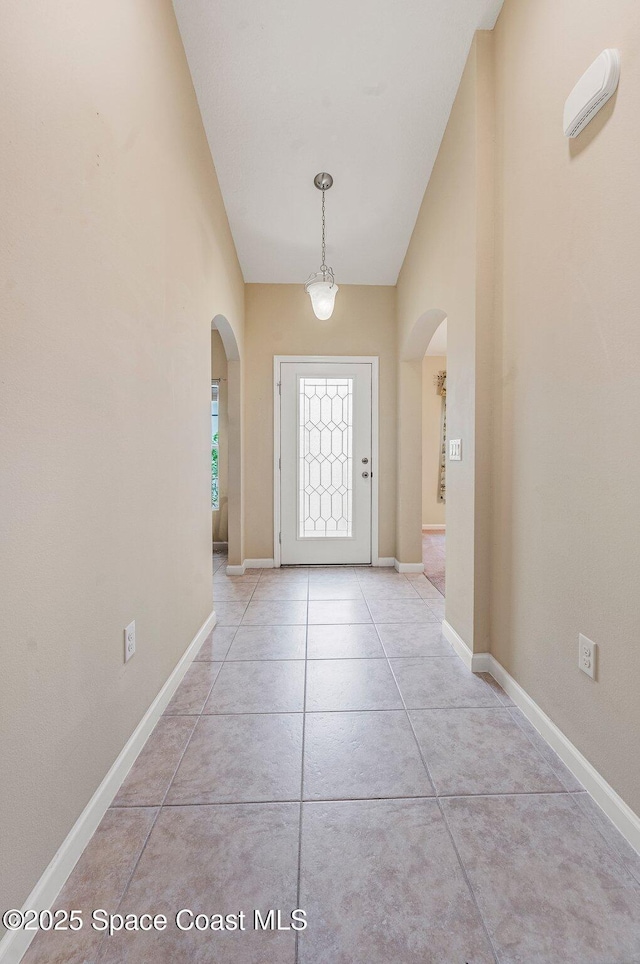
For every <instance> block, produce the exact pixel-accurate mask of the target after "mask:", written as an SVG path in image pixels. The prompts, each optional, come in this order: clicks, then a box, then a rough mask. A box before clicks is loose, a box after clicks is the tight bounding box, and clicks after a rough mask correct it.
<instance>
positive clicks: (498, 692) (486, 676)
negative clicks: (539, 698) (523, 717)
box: [477, 673, 515, 706]
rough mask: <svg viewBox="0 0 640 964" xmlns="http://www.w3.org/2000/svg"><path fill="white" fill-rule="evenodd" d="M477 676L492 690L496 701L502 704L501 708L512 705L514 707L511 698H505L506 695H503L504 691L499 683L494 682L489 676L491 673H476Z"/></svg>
mask: <svg viewBox="0 0 640 964" xmlns="http://www.w3.org/2000/svg"><path fill="white" fill-rule="evenodd" d="M477 675H478V676H479V677H480V678H481V679H483V680H484V681H485V683H488V685H489V686H490V687H491V689H492V690H493V692H494V693H495V694H496V696H497V697H498V699H499V700H500V702H501V703H502V705H503V706H514V705H515V704H514V702H513V700H512V699H511V697H510V696H507V694H506V693H505V691H504V690H503V689H502V687H501V686H500V683H498V682H497V680H495V679H494V678H493V676H492V675H491V673H478V674H477Z"/></svg>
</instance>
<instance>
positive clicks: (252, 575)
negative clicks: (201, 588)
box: [213, 569, 260, 587]
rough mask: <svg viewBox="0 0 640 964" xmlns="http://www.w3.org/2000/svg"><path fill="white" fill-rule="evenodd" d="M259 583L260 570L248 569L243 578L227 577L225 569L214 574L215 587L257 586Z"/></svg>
mask: <svg viewBox="0 0 640 964" xmlns="http://www.w3.org/2000/svg"><path fill="white" fill-rule="evenodd" d="M259 581H260V570H259V569H247V571H246V572H245V573H243V575H241V576H227V574H226V572H225V570H224V569H219V570H218V571H217V572H215V573H214V574H213V585H214V587H215V586H223V585H228V584H229V583H231V585H233V586H256V585H257V583H258V582H259Z"/></svg>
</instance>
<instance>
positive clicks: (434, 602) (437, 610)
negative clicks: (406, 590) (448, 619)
mask: <svg viewBox="0 0 640 964" xmlns="http://www.w3.org/2000/svg"><path fill="white" fill-rule="evenodd" d="M424 601H425V602H426V604H427V606H428V607H429V609H430V610H431V612H432V613H433V614H434V616H437V618H438V620H439V621H440V622H441V621H442V620H443V619H444V617H445V611H444V608H445V603H444V599H443V600H439V599H434V598H433V597H431V596H428V597H426V598H425V600H424Z"/></svg>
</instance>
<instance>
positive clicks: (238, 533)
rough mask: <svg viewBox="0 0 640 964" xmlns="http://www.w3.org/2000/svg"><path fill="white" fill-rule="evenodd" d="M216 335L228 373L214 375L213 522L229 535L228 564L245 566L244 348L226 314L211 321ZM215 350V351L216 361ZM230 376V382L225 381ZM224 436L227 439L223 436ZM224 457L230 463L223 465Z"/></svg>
mask: <svg viewBox="0 0 640 964" xmlns="http://www.w3.org/2000/svg"><path fill="white" fill-rule="evenodd" d="M211 329H212V339H213V332H217V335H218V337H219V341H218V345H220V344H221V347H222V349H223V351H224V359H220V366H219V370H220V371H221V372H223V373H224V374H222V375H218V373H217V372H216V373H214V370H213V368H212V386H213V384H214V375H215V377H217V378H220V383H219V391H218V401H219V413H220V414H219V419H220V420H219V425H218V427H219V430H221V431H219V439H218V445H219V451H218V459H219V463H218V465H219V468H218V471H219V483H220V490H219V508H218V510H217V511H218V513H219V518H218V519H217V520H215V521H213V522H212V533H213V535H214V536H215V535H216V530H217V534H218V535H220V536H226V539H227V542H228V565H229V566H230V567H241V566H242V561H243V555H244V553H243V548H244V547H243V537H242V521H243V520H242V405H241V398H242V369H241V361H240V349H239V346H238V341H237V338H236V335H235V332H234V330H233V328H232V326H231V324H230V322H229V320H228V319H227V318H226V317H225V316H224V315H216V316H215V317H214V318H213V321H212V322H211ZM214 357H215V349H213V350H212V358H214ZM225 377H226V383H225V382H223V381H222V379H223V378H225ZM223 435H224V437H223ZM223 458H224V460H225V463H226V464H224V465H223V464H222V461H221V460H222V459H223Z"/></svg>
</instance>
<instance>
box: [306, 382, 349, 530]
mask: <svg viewBox="0 0 640 964" xmlns="http://www.w3.org/2000/svg"><path fill="white" fill-rule="evenodd" d="M299 386H300V388H299V401H300V408H299V449H298V459H299V471H298V490H299V513H298V535H299V537H300V538H305V537H307V538H308V537H313V538H323V537H328V538H350V537H351V536H352V528H353V521H352V513H353V453H352V444H353V378H333V377H330V378H300V381H299Z"/></svg>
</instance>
